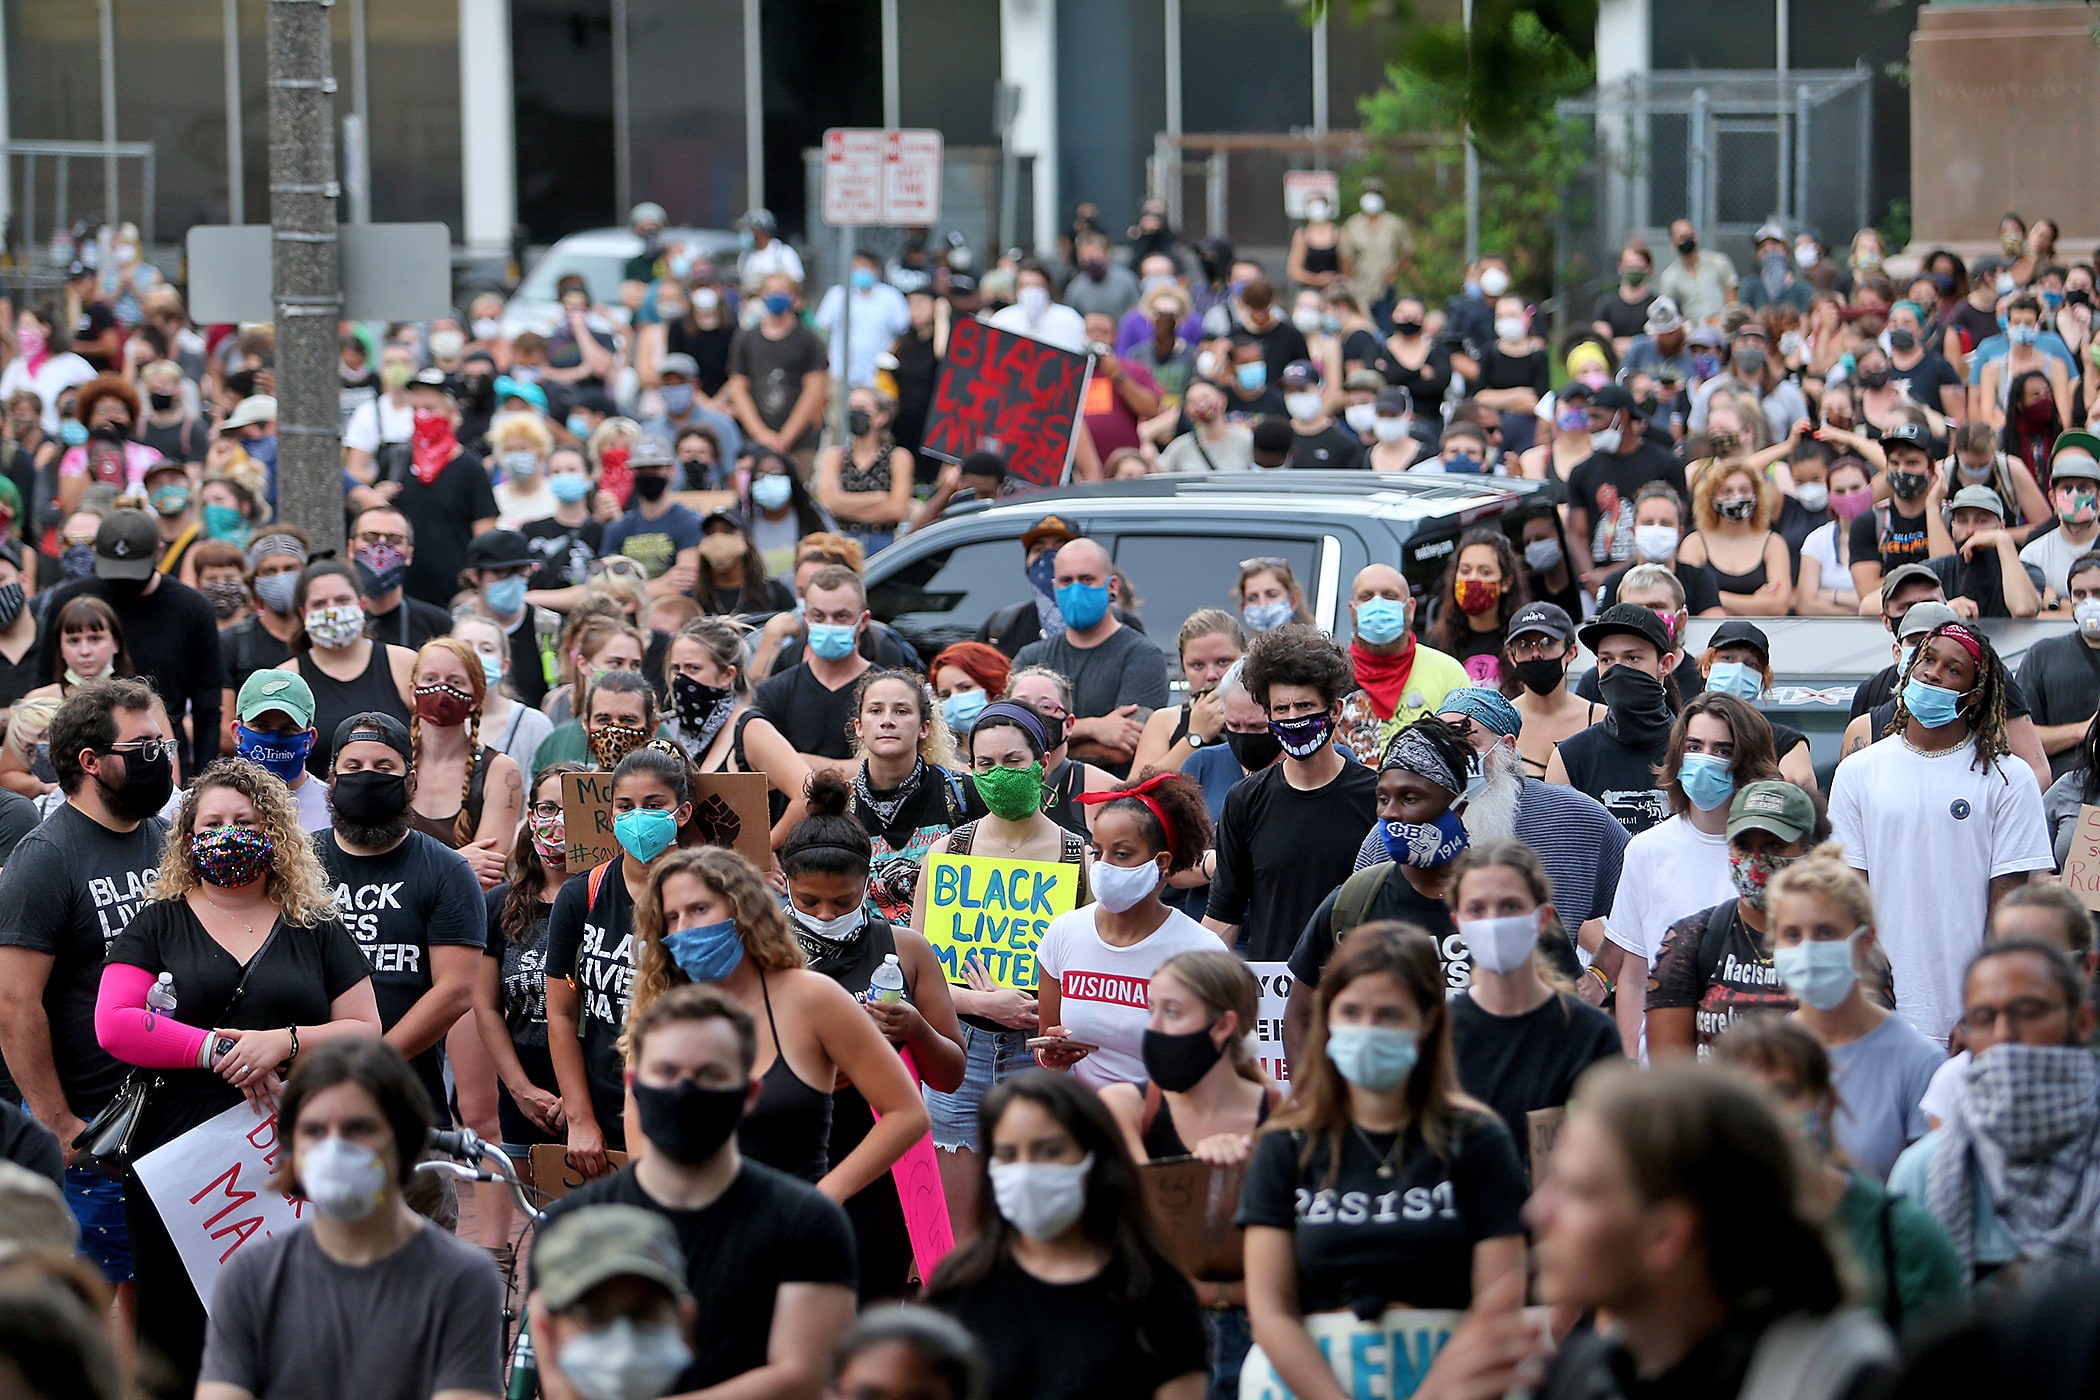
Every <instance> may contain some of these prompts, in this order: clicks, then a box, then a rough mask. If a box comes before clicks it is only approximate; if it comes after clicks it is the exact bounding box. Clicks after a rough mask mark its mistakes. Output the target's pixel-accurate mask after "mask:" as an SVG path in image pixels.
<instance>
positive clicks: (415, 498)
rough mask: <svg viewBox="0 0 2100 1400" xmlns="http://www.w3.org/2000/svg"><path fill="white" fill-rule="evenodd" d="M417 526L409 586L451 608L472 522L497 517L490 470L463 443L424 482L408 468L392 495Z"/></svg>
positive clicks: (420, 595) (427, 599)
mask: <svg viewBox="0 0 2100 1400" xmlns="http://www.w3.org/2000/svg"><path fill="white" fill-rule="evenodd" d="M394 509H396V510H398V511H400V512H401V514H402V516H403V518H405V519H406V520H407V521H408V523H409V526H410V527H411V528H412V529H413V530H414V531H415V540H416V557H415V558H414V559H413V560H411V561H410V562H409V565H408V580H407V583H406V585H405V586H406V588H407V590H408V594H409V596H410V597H412V598H421V599H422V600H423V601H424V602H426V603H430V604H432V605H434V606H436V607H438V608H445V607H449V606H450V605H451V603H452V595H453V594H455V593H457V592H459V571H460V570H461V569H464V568H466V567H467V546H468V545H469V544H471V543H473V540H474V522H475V521H477V520H494V519H495V518H496V492H495V488H493V487H492V486H490V485H489V474H488V469H487V468H486V467H484V466H482V464H481V459H480V458H479V457H477V456H475V455H474V454H473V453H471V452H469V451H467V450H466V449H465V448H461V449H460V453H459V455H458V456H457V457H454V458H453V459H452V460H451V461H450V462H448V463H446V464H445V466H444V468H443V469H442V470H440V471H439V472H438V474H437V479H436V480H435V481H432V482H431V483H430V485H428V486H425V485H424V484H423V483H422V482H421V481H419V480H417V479H416V475H415V473H414V472H410V473H409V474H408V476H407V478H406V479H405V480H403V481H402V483H401V494H400V495H398V496H396V497H395V498H394Z"/></svg>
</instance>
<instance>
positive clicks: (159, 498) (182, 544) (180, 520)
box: [140, 461, 247, 588]
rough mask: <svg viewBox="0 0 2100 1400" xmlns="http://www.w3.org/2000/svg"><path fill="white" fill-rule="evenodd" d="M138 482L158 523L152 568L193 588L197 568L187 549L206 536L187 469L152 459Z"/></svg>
mask: <svg viewBox="0 0 2100 1400" xmlns="http://www.w3.org/2000/svg"><path fill="white" fill-rule="evenodd" d="M140 484H141V485H142V486H144V488H145V492H146V500H147V502H148V504H149V505H151V506H152V508H153V515H154V519H155V520H156V522H157V523H158V524H159V526H160V540H161V545H160V562H159V564H158V565H156V566H155V567H157V568H158V569H159V570H160V571H161V572H162V573H164V574H172V575H174V576H175V577H177V578H180V579H181V580H182V581H183V582H184V583H187V584H189V585H190V587H192V588H195V587H196V586H197V583H196V576H197V571H196V567H195V565H193V564H191V563H190V561H189V552H190V549H191V547H192V546H193V545H195V544H196V543H197V542H198V541H199V540H201V539H203V538H204V537H205V535H204V525H203V522H202V520H201V519H200V518H199V514H198V507H197V501H196V499H195V497H194V495H193V494H192V493H191V491H190V475H189V468H188V467H186V466H184V465H183V464H182V463H181V462H169V461H160V462H155V463H153V464H152V465H151V466H149V467H148V468H147V469H146V475H145V477H144V479H143V480H142V481H141V483H140ZM241 543H242V544H246V543H247V541H246V540H243V541H241Z"/></svg>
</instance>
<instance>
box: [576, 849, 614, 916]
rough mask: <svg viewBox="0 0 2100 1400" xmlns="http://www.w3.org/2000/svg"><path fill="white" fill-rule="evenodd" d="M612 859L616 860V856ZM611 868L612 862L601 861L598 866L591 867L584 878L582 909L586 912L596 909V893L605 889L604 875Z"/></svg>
mask: <svg viewBox="0 0 2100 1400" xmlns="http://www.w3.org/2000/svg"><path fill="white" fill-rule="evenodd" d="M614 859H615V860H617V859H618V857H617V856H616V857H614ZM612 868H613V862H612V861H610V860H608V861H602V862H600V863H599V864H597V865H594V866H592V867H591V873H590V874H589V875H587V876H585V877H584V886H583V891H584V902H583V907H584V909H585V910H586V911H588V910H591V909H595V908H597V907H598V891H599V890H601V889H603V888H604V887H605V873H606V872H607V871H608V870H611V869H612Z"/></svg>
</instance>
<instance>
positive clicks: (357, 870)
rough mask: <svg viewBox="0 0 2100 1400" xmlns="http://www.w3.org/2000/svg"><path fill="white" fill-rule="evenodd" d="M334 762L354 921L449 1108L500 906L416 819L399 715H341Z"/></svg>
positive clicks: (340, 884) (388, 1017)
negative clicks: (461, 1040) (448, 1038)
mask: <svg viewBox="0 0 2100 1400" xmlns="http://www.w3.org/2000/svg"><path fill="white" fill-rule="evenodd" d="M333 751H334V754H335V759H334V762H333V764H332V765H331V767H330V771H329V783H328V789H329V805H330V807H331V808H332V809H333V811H334V813H335V824H334V828H333V829H332V830H330V831H328V832H325V833H323V834H321V835H319V836H317V837H316V838H315V845H316V847H317V848H318V852H319V854H320V857H321V866H322V868H323V869H324V870H326V871H327V872H328V882H329V883H330V884H331V885H333V886H334V887H335V907H336V910H337V913H338V916H339V917H340V918H341V919H342V921H343V926H344V927H345V928H347V929H349V930H350V936H351V937H353V938H355V939H356V940H357V946H358V949H359V951H361V952H362V953H363V954H364V955H365V961H366V962H368V963H370V964H371V965H372V990H373V991H374V992H375V993H376V994H377V995H378V998H379V1024H380V1025H381V1026H382V1027H383V1028H384V1030H385V1038H386V1042H387V1044H389V1045H391V1046H393V1047H394V1048H395V1049H396V1050H398V1051H400V1052H401V1054H402V1055H403V1056H404V1057H405V1058H406V1059H407V1060H408V1062H409V1064H410V1065H412V1066H413V1067H414V1068H415V1071H416V1074H417V1077H418V1078H420V1079H421V1080H422V1081H423V1087H424V1088H425V1089H427V1090H428V1091H429V1092H430V1102H431V1103H432V1104H433V1105H434V1106H436V1107H437V1109H438V1111H439V1113H440V1115H441V1116H442V1114H443V1112H444V1104H445V1102H446V1094H445V1060H444V1051H443V1050H442V1049H440V1048H439V1046H440V1043H441V1042H442V1041H443V1040H444V1038H445V1033H446V1032H447V1031H449V1030H451V1029H452V1026H453V1023H454V1022H456V1021H458V1020H459V1018H460V1017H461V1016H464V1015H465V1014H466V1013H467V1010H468V1009H469V1008H470V1007H471V1006H472V1005H473V1002H474V978H475V974H476V972H477V971H478V970H479V968H480V964H481V950H482V948H483V947H484V945H486V943H487V942H488V917H487V910H486V907H485V906H484V905H483V903H482V898H481V886H480V885H479V883H477V882H476V881H475V879H474V870H473V867H472V866H470V865H468V864H467V862H466V858H465V857H463V856H461V855H460V854H459V853H458V852H456V851H453V850H450V849H448V848H447V847H446V846H445V845H444V844H443V843H442V842H440V841H437V840H436V839H434V838H432V837H429V836H426V835H424V834H423V833H422V832H420V831H417V830H415V829H414V828H413V826H412V823H413V821H414V819H415V811H414V809H413V808H412V807H410V805H409V802H410V799H411V798H413V797H414V795H415V782H416V775H415V748H414V745H413V744H411V743H410V741H409V736H408V730H407V728H406V727H405V726H404V725H403V724H402V723H401V721H399V720H397V719H395V718H394V717H393V716H391V715H383V714H379V713H377V712H376V711H367V712H365V713H364V714H357V715H352V716H350V718H348V719H346V720H344V721H343V722H342V723H341V724H340V725H338V726H337V727H336V731H335V745H334V750H333Z"/></svg>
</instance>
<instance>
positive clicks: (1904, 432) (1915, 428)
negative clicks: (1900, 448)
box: [1881, 420, 1932, 457]
mask: <svg viewBox="0 0 2100 1400" xmlns="http://www.w3.org/2000/svg"><path fill="white" fill-rule="evenodd" d="M1898 443H1901V444H1903V445H1904V446H1906V447H1915V448H1917V449H1918V451H1920V452H1922V453H1924V454H1925V455H1926V456H1928V457H1930V456H1931V455H1932V434H1931V433H1929V432H1927V431H1926V430H1925V425H1924V424H1923V423H1913V422H1910V421H1908V420H1906V421H1904V422H1901V423H1898V424H1897V425H1896V426H1895V427H1893V428H1889V429H1886V430H1885V431H1884V432H1883V433H1882V434H1881V450H1882V451H1883V452H1886V451H1888V450H1889V448H1891V447H1893V446H1895V445H1896V444H1898Z"/></svg>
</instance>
